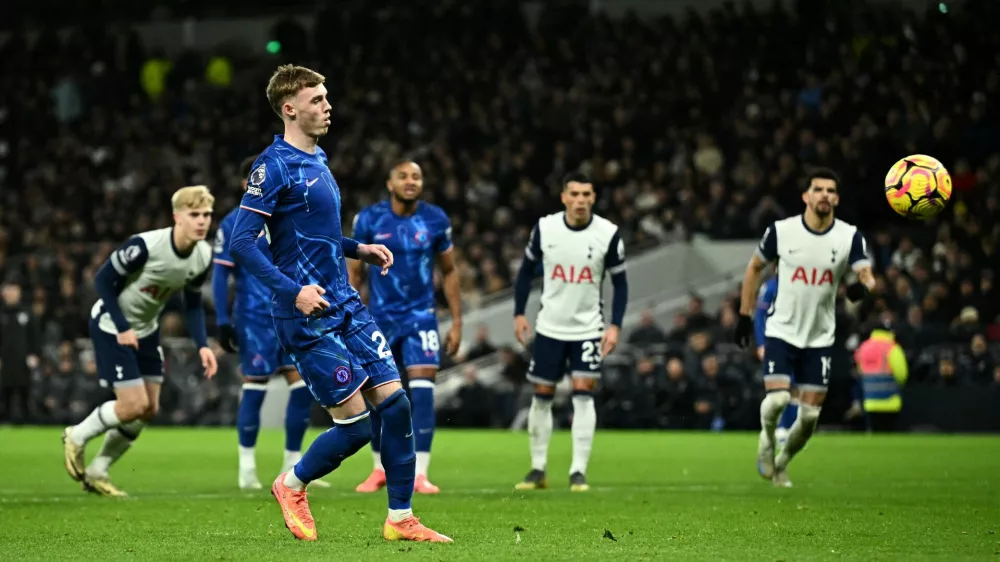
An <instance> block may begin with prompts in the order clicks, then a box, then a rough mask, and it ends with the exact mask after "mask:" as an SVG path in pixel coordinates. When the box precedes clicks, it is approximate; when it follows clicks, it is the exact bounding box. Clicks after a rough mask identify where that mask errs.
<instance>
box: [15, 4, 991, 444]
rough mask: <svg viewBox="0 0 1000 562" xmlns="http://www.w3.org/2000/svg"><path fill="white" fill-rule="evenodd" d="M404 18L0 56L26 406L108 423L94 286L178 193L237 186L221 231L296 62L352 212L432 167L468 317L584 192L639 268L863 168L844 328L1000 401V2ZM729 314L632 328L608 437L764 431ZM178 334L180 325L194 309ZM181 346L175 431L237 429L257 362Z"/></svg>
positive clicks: (224, 202) (515, 385) (18, 48)
mask: <svg viewBox="0 0 1000 562" xmlns="http://www.w3.org/2000/svg"><path fill="white" fill-rule="evenodd" d="M390 5H391V9H385V10H375V9H374V8H373V7H372V6H371V4H370V3H364V2H359V3H349V4H346V5H345V6H344V7H342V9H341V7H338V9H336V10H328V11H323V12H321V13H319V14H317V16H316V17H317V22H316V26H315V28H314V29H313V35H312V41H311V45H308V44H304V43H303V44H296V43H295V42H292V41H285V42H283V44H284V45H285V49H284V50H283V51H282V52H281V53H280V54H278V55H276V56H274V57H270V58H265V59H261V58H259V57H250V56H247V55H244V54H240V53H239V52H238V51H234V50H227V49H224V48H223V49H221V50H220V52H212V53H193V52H188V53H184V54H183V55H182V56H179V57H177V58H176V59H175V60H171V61H167V60H166V59H165V57H164V55H162V54H160V53H157V52H152V51H147V50H146V49H144V47H143V43H142V40H141V38H140V37H139V36H138V35H136V34H135V33H134V32H131V31H128V30H127V28H124V27H123V28H115V29H112V28H110V27H103V26H97V27H93V28H85V29H75V30H73V31H71V32H69V33H68V34H59V33H56V31H55V29H54V28H51V27H43V28H42V31H41V32H40V34H39V35H37V36H35V35H31V34H22V33H19V32H16V31H15V32H14V33H13V34H12V35H11V36H10V38H9V39H8V40H7V41H6V42H4V43H3V45H2V46H0V80H2V81H3V83H4V89H3V91H2V92H0V184H2V185H3V189H2V192H0V217H2V226H0V271H2V272H3V278H4V281H5V283H7V284H17V285H19V286H20V287H21V289H22V291H21V292H22V297H21V300H20V302H19V303H7V304H6V305H5V306H7V307H8V308H10V307H14V308H17V309H23V310H25V311H27V312H29V313H30V316H31V318H32V320H31V324H30V329H32V330H34V331H35V332H36V333H37V341H39V342H41V346H40V349H39V352H40V353H39V355H40V359H41V361H40V362H39V364H38V366H37V367H35V368H32V369H29V370H28V371H25V374H24V375H23V377H27V378H23V379H22V380H14V381H12V379H11V377H10V376H7V377H6V378H5V374H4V372H5V371H7V372H10V369H9V367H8V368H6V369H4V370H2V371H0V388H2V387H5V386H10V385H12V384H14V385H21V384H24V383H25V381H28V380H29V378H30V388H31V399H30V408H29V412H27V417H30V418H31V419H33V420H35V421H43V422H44V421H51V422H57V421H58V422H65V421H67V418H73V419H77V418H79V417H80V416H81V415H82V414H83V413H84V412H86V411H87V410H89V409H90V408H91V406H92V403H93V401H94V400H95V398H94V397H95V396H96V395H97V393H100V392H102V390H101V389H100V388H99V387H98V386H97V384H96V377H95V376H94V365H93V360H92V357H90V356H89V355H88V353H89V352H88V351H87V350H86V347H85V346H84V347H82V348H81V347H80V346H78V345H77V343H76V341H77V340H78V339H79V338H85V337H86V327H87V320H88V311H89V308H90V306H91V304H92V303H93V302H94V301H95V300H96V298H97V296H96V293H95V292H94V290H93V288H92V284H91V280H92V279H93V275H94V273H95V271H96V269H97V268H98V267H99V266H100V264H101V263H102V262H103V261H104V259H105V258H106V257H107V255H108V253H109V252H110V250H111V249H112V248H113V247H115V246H116V245H117V244H118V243H120V242H121V241H122V240H124V239H125V238H126V237H127V236H128V235H129V234H131V233H133V232H139V231H143V230H148V229H151V228H157V227H161V226H166V225H169V224H170V223H171V219H170V216H169V215H170V214H169V210H168V209H169V206H168V205H167V200H168V199H169V195H170V193H171V192H172V191H173V190H174V189H176V188H177V187H180V186H182V185H189V184H206V185H209V186H211V187H212V189H213V190H214V191H215V193H216V194H217V196H218V200H217V207H216V211H217V214H218V216H219V217H221V216H222V214H224V213H225V212H226V211H228V209H229V208H231V207H232V206H233V205H234V204H235V202H236V201H237V200H238V197H239V187H238V185H239V179H240V178H239V177H238V176H237V172H236V165H237V164H238V162H239V161H240V160H241V159H242V158H243V157H245V156H247V155H249V154H252V153H254V151H257V150H260V149H261V148H262V147H264V146H266V144H267V143H268V142H269V141H270V135H271V134H272V133H273V132H275V131H276V128H277V125H278V121H277V119H276V118H275V117H274V115H273V114H271V113H270V109H269V108H268V106H267V104H266V103H265V102H264V96H263V84H264V83H265V82H266V79H267V76H268V75H269V73H270V72H271V71H272V70H273V68H274V67H275V66H276V65H277V64H278V63H279V62H284V60H285V59H287V58H291V57H295V58H296V60H298V61H302V62H305V63H307V64H310V65H313V66H315V67H316V68H318V69H320V70H321V71H323V72H324V73H325V74H326V75H327V77H328V87H329V89H330V91H331V96H330V98H331V101H332V102H333V103H334V116H333V126H332V128H331V130H332V131H333V132H332V134H331V135H329V137H328V138H327V139H325V140H324V141H323V143H321V144H322V146H323V147H324V149H325V150H326V151H327V153H328V154H329V156H330V164H331V168H332V169H333V170H334V173H335V176H336V177H337V179H338V182H339V183H340V185H341V188H342V190H343V194H344V202H345V209H344V212H345V215H346V216H352V215H353V213H354V212H355V211H356V210H357V209H359V208H360V207H361V206H363V205H365V204H368V203H370V202H372V201H374V200H376V199H377V198H379V197H381V196H383V194H384V191H383V189H384V188H383V187H382V186H383V184H384V182H383V178H384V173H385V170H386V167H387V164H388V163H389V162H392V161H393V160H395V159H397V158H398V157H399V156H402V155H408V156H411V157H413V158H415V159H416V160H417V161H419V162H420V163H421V165H422V166H423V168H424V172H425V176H426V184H427V186H428V187H427V189H426V191H425V194H426V198H427V199H428V200H430V201H432V202H434V203H436V204H438V205H441V206H442V207H444V208H445V209H446V211H447V212H448V213H449V214H450V216H451V218H452V221H453V224H454V230H455V239H456V244H457V258H458V260H459V264H460V267H461V268H462V279H463V295H464V297H465V298H466V300H467V306H475V304H476V303H477V302H479V300H480V299H482V298H483V297H484V296H487V295H493V294H497V293H500V292H501V291H503V290H504V289H506V288H507V287H509V286H510V284H511V281H512V277H513V274H514V273H515V272H516V270H517V266H518V264H519V261H520V256H521V255H522V251H523V247H524V243H525V240H526V238H527V234H528V232H529V229H530V227H531V225H532V224H533V223H534V221H535V220H536V219H537V218H538V216H540V215H542V214H545V213H548V212H551V211H554V210H557V209H558V208H559V204H558V189H559V186H558V178H560V177H561V176H562V175H563V174H564V173H565V172H567V171H570V170H574V169H581V170H583V171H585V172H587V173H588V174H590V175H591V176H592V177H593V178H594V179H595V183H596V184H597V186H598V189H599V193H600V198H599V203H598V208H597V210H598V212H599V213H601V214H602V215H604V216H606V217H608V218H610V219H611V220H613V221H615V222H616V223H618V224H619V225H620V227H621V229H622V232H623V238H624V239H625V240H626V244H627V245H628V246H629V248H630V254H632V255H634V254H635V253H636V252H638V251H641V250H642V249H643V248H647V247H651V246H654V245H657V244H663V243H670V242H678V241H683V240H685V239H686V238H687V236H688V235H689V234H690V233H694V232H700V233H705V234H708V235H710V236H712V237H715V238H755V237H757V236H759V234H760V233H761V232H762V230H763V228H764V227H765V226H766V225H767V224H768V223H769V222H770V221H772V220H774V219H777V218H781V217H783V216H786V215H789V214H794V213H797V212H798V211H799V209H800V208H801V201H800V199H799V185H798V181H799V178H801V176H802V175H803V170H804V169H806V167H807V166H809V165H824V166H829V167H832V168H834V169H835V170H837V171H838V172H839V173H840V174H841V177H842V180H843V184H842V186H841V193H842V205H841V207H840V209H838V215H839V216H841V217H842V218H845V219H846V220H849V221H852V222H855V223H857V224H859V226H861V227H862V229H863V231H864V232H865V233H866V235H867V238H868V241H869V248H870V251H871V253H872V254H873V258H874V259H875V262H876V271H877V272H878V274H879V275H878V277H879V289H878V290H877V291H876V294H875V296H874V297H873V298H870V299H869V300H868V301H867V302H866V303H865V304H864V305H863V306H862V307H860V308H858V309H850V308H844V310H843V311H842V312H841V316H842V318H843V322H841V328H842V330H841V331H842V332H843V337H842V341H843V342H844V344H845V345H846V344H847V342H849V341H854V340H856V339H857V338H858V337H859V335H863V332H864V330H865V329H866V328H868V327H870V326H871V325H872V322H873V321H875V320H891V321H892V322H893V324H894V326H895V328H896V331H897V334H898V338H899V340H900V342H901V343H902V344H903V345H904V347H905V348H906V349H907V351H908V354H909V355H910V358H911V362H912V368H913V374H912V382H913V383H919V384H932V385H990V384H1000V376H998V375H1000V371H998V370H997V365H1000V363H998V362H997V350H996V349H995V347H994V346H995V345H996V344H995V343H994V342H996V341H997V340H1000V326H998V325H997V316H998V313H1000V310H998V305H997V302H998V300H997V296H998V295H997V288H996V284H995V272H996V271H997V269H998V264H997V261H998V254H997V240H998V239H1000V222H997V221H995V220H994V217H996V216H998V215H997V211H998V207H1000V185H998V184H997V181H996V178H997V177H1000V125H998V124H1000V115H998V108H1000V103H997V99H998V94H1000V55H998V54H997V53H1000V45H998V37H997V36H996V35H995V34H992V33H990V32H989V31H988V29H986V28H984V26H986V25H987V22H989V21H997V19H1000V14H997V11H998V8H997V5H996V4H995V3H991V2H984V1H971V2H968V3H967V4H966V5H965V8H964V10H963V11H956V12H955V13H951V14H947V15H943V14H939V13H937V12H932V13H929V14H919V15H915V14H906V13H903V12H900V11H899V10H898V9H895V8H894V9H892V10H891V11H886V10H883V9H882V8H878V7H877V6H874V5H865V4H863V3H858V2H853V3H839V2H832V3H825V2H818V1H817V2H806V3H801V4H800V5H799V6H798V12H797V13H791V12H787V11H783V10H780V9H775V10H773V11H766V12H765V11H760V12H758V11H754V10H753V9H751V8H749V7H740V8H735V7H732V6H731V7H728V8H726V9H721V10H718V11H715V12H712V13H711V14H710V15H707V16H703V15H698V14H697V13H695V12H693V11H692V12H690V13H688V14H687V15H685V16H684V17H683V18H679V19H672V18H667V17H664V18H658V19H647V20H640V19H638V18H635V17H626V18H624V19H622V20H612V19H609V18H607V17H605V16H603V15H601V14H599V13H597V14H595V13H589V12H588V11H587V10H586V3H579V2H553V3H546V5H545V7H544V8H543V9H542V10H541V12H540V13H538V14H537V17H535V16H533V17H530V18H529V17H527V16H526V15H525V13H524V12H522V11H521V10H520V6H519V3H518V2H514V1H506V0H504V1H495V2H482V3H477V7H476V9H468V8H467V6H466V5H465V4H464V3H462V2H454V1H453V2H441V1H438V2H432V1H431V0H426V1H423V0H422V1H412V0H411V1H408V2H391V3H390ZM432 5H433V9H431V6H432ZM404 22H405V25H404ZM295 25H297V24H294V23H288V22H285V23H283V24H282V25H281V26H280V29H279V30H278V32H279V33H281V34H283V35H282V36H291V35H294V33H290V32H289V27H288V26H295ZM389 29H391V30H392V32H391V33H383V32H379V30H389ZM803 44H805V45H807V46H808V47H807V48H805V49H803V48H800V46H801V45H803ZM793 46H794V48H793ZM220 57H221V59H222V60H224V62H225V63H226V64H227V65H228V67H229V68H231V69H232V74H231V76H229V77H227V78H226V79H225V80H222V81H220V80H219V79H217V78H216V77H214V75H212V74H211V73H207V72H206V69H207V68H209V67H210V66H211V65H212V64H216V63H219V61H220ZM990 99H993V100H994V101H993V102H989V100H990ZM918 152H920V153H927V154H931V155H934V156H935V157H937V158H939V159H940V160H942V161H943V162H945V163H946V165H948V167H949V169H950V171H951V173H952V176H953V180H954V187H955V195H954V197H953V200H952V204H951V205H950V207H949V209H948V210H947V211H946V212H945V213H944V214H943V215H942V216H941V217H940V219H938V220H937V221H936V222H934V223H933V224H930V225H915V224H912V223H908V222H906V221H904V220H903V219H900V218H898V217H894V216H893V215H892V213H891V210H890V209H889V207H888V205H886V203H885V201H884V199H883V195H882V190H881V188H880V182H881V181H882V177H883V175H884V173H885V171H886V170H887V169H888V167H889V166H890V165H891V164H892V162H894V161H896V160H897V159H898V158H900V157H902V156H904V155H906V154H912V153H918ZM442 302H443V301H442ZM642 305H643V303H633V304H632V306H633V307H639V306H642ZM18 307H19V308H18ZM733 322H734V316H733V301H732V298H731V297H730V298H728V299H726V300H724V301H723V303H722V305H721V307H719V308H718V310H713V311H704V310H692V311H689V313H687V314H680V315H678V317H677V320H676V323H675V325H674V326H670V327H658V326H655V325H652V324H650V323H648V322H646V323H644V324H643V326H641V327H639V328H637V329H635V330H634V331H633V332H632V333H631V334H630V335H629V344H630V345H629V347H628V349H626V350H623V352H622V354H623V355H624V356H626V357H628V360H627V361H625V362H623V363H622V365H623V366H624V368H621V369H618V368H617V367H616V368H615V369H618V370H615V369H611V368H609V376H608V377H607V380H606V381H605V384H604V385H603V390H602V395H601V398H600V399H599V408H601V410H602V412H601V417H600V419H601V423H603V424H605V425H613V426H622V427H706V428H708V427H715V428H722V427H743V426H745V425H751V426H752V425H753V424H755V423H756V421H755V419H756V408H757V406H756V404H757V400H758V398H759V395H758V393H759V386H760V385H759V384H758V375H757V369H758V366H757V364H756V362H755V360H754V359H752V358H751V357H750V356H748V355H746V354H745V353H743V352H739V351H736V350H734V349H732V347H731V346H729V345H728V342H729V337H728V335H727V333H728V331H729V330H730V329H731V328H732V326H733ZM211 324H212V322H210V325H211ZM163 329H164V333H165V335H183V334H184V328H183V322H181V321H180V319H179V317H178V316H177V315H176V314H173V313H171V312H168V313H167V315H166V316H165V317H164V321H163ZM484 336H488V335H484ZM487 341H488V339H484V340H483V342H482V343H483V344H484V345H487V343H486V342H487ZM0 343H2V342H0ZM470 343H472V342H470ZM170 353H171V358H170V360H169V361H168V369H169V371H170V374H169V376H168V381H169V384H168V385H167V387H165V390H164V404H163V408H162V412H163V413H162V414H161V415H162V417H163V421H165V422H174V423H222V424H225V423H231V422H232V418H233V416H234V415H235V410H236V408H235V404H236V402H237V400H238V393H239V385H238V380H239V379H238V377H237V376H236V374H235V371H234V369H235V367H234V365H233V363H232V362H231V361H227V360H226V358H223V369H222V371H223V374H222V375H220V376H219V377H217V378H216V379H215V380H213V381H202V380H200V379H199V377H198V376H196V375H195V374H193V371H192V370H191V369H189V368H188V367H190V365H191V362H190V361H189V358H188V356H187V355H186V354H187V353H188V352H186V351H185V350H184V349H182V348H178V349H176V350H171V351H170ZM505 353H506V355H505V360H506V361H507V364H509V365H510V366H511V367H510V368H509V369H507V373H505V374H506V375H507V376H506V377H505V378H506V380H508V382H509V384H508V385H507V386H505V387H503V388H501V389H494V388H482V389H479V388H476V387H475V385H476V382H475V381H476V380H477V379H476V377H475V373H474V372H470V376H469V381H470V388H469V392H467V393H466V396H469V397H479V398H476V399H467V400H465V401H464V402H461V401H460V402H456V403H455V404H454V405H453V407H452V411H450V412H451V413H449V414H448V415H451V416H455V417H456V419H459V418H461V419H463V420H465V419H466V418H465V417H463V416H464V415H465V413H469V414H475V413H476V412H475V411H476V410H477V409H481V408H478V406H477V405H476V402H477V400H485V399H486V398H485V397H487V396H489V397H491V398H490V399H491V400H493V399H494V398H495V399H496V400H495V402H494V403H495V404H496V406H495V407H494V408H492V409H491V411H492V415H490V416H486V417H483V416H479V417H478V418H469V421H467V422H466V423H478V424H487V425H506V424H509V423H510V422H511V421H512V419H513V416H514V412H516V410H517V408H516V404H517V401H518V399H519V396H520V394H519V393H520V392H521V390H522V388H523V385H522V384H521V382H522V380H523V365H522V363H523V358H520V357H519V356H518V355H517V354H516V353H513V352H511V351H506V352H505ZM844 353H845V358H846V357H848V356H847V355H846V354H847V353H849V352H848V351H847V350H846V348H845V351H844ZM839 363H841V364H843V365H845V371H844V372H843V373H841V380H843V381H847V380H849V376H850V375H849V373H848V372H847V370H846V365H848V364H849V361H846V362H845V361H841V362H839ZM612 370H615V372H614V373H610V371H612ZM619 371H620V372H619ZM19 376H20V375H19ZM0 392H2V390H0ZM500 394H502V396H500ZM848 402H849V400H848ZM463 404H464V405H463ZM466 410H468V412H466ZM845 411H846V408H845ZM23 414H24V413H23V412H22V417H25V416H24V415H23ZM442 415H444V413H442ZM443 422H444V423H447V420H443Z"/></svg>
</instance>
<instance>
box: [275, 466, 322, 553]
mask: <svg viewBox="0 0 1000 562" xmlns="http://www.w3.org/2000/svg"><path fill="white" fill-rule="evenodd" d="M285 474H287V473H285V472H282V473H281V474H279V475H278V478H277V479H275V481H274V484H271V495H272V496H274V499H276V500H278V505H279V506H281V514H282V515H283V516H284V517H285V527H288V530H289V531H291V532H292V534H293V535H295V538H297V539H300V540H303V541H314V540H316V521H315V520H314V519H313V516H312V513H310V511H309V501H308V500H307V499H306V491H305V490H302V491H301V492H300V491H299V490H293V489H292V488H289V487H288V486H285Z"/></svg>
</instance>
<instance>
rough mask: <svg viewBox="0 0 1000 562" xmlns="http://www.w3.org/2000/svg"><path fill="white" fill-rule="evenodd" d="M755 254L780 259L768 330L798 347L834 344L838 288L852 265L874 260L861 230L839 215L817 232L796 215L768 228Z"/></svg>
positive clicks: (865, 263)
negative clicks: (838, 218)
mask: <svg viewBox="0 0 1000 562" xmlns="http://www.w3.org/2000/svg"><path fill="white" fill-rule="evenodd" d="M757 255H758V256H759V257H760V258H761V259H763V260H765V261H768V262H770V261H774V260H778V290H777V295H776V296H775V299H774V304H772V305H771V309H770V310H769V311H768V319H767V325H766V327H765V330H764V335H766V336H767V337H769V338H776V339H779V340H782V341H784V342H785V343H788V344H789V345H792V346H795V347H798V348H800V349H801V348H816V347H829V346H831V345H833V339H834V332H835V329H836V320H835V318H836V312H835V304H836V299H837V288H838V287H839V286H840V282H841V280H842V279H843V278H844V276H845V275H846V274H847V272H848V271H850V269H851V268H853V269H854V270H855V271H857V270H858V269H861V268H863V267H866V266H870V265H871V261H870V260H869V259H868V248H867V245H866V243H865V239H864V237H863V236H862V235H861V232H860V231H858V229H857V228H856V227H854V226H853V225H850V224H847V223H846V222H844V221H842V220H837V219H835V220H834V221H833V224H832V225H831V226H830V228H829V229H827V230H826V231H824V232H815V231H813V230H810V229H809V227H807V226H806V223H805V216H804V215H796V216H794V217H789V218H787V219H783V220H780V221H776V222H774V223H773V224H772V225H771V226H769V227H768V228H767V230H766V231H765V232H764V237H763V238H762V239H761V241H760V245H759V246H758V247H757Z"/></svg>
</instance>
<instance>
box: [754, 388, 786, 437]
mask: <svg viewBox="0 0 1000 562" xmlns="http://www.w3.org/2000/svg"><path fill="white" fill-rule="evenodd" d="M791 399H792V394H791V393H790V392H788V391H787V390H775V391H773V392H768V393H767V395H766V396H764V400H762V401H761V403H760V427H761V429H760V432H761V437H762V438H764V439H766V440H767V443H771V444H773V443H774V430H775V429H777V428H778V420H780V419H781V412H782V411H784V409H785V406H787V405H788V401H789V400H791Z"/></svg>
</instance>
